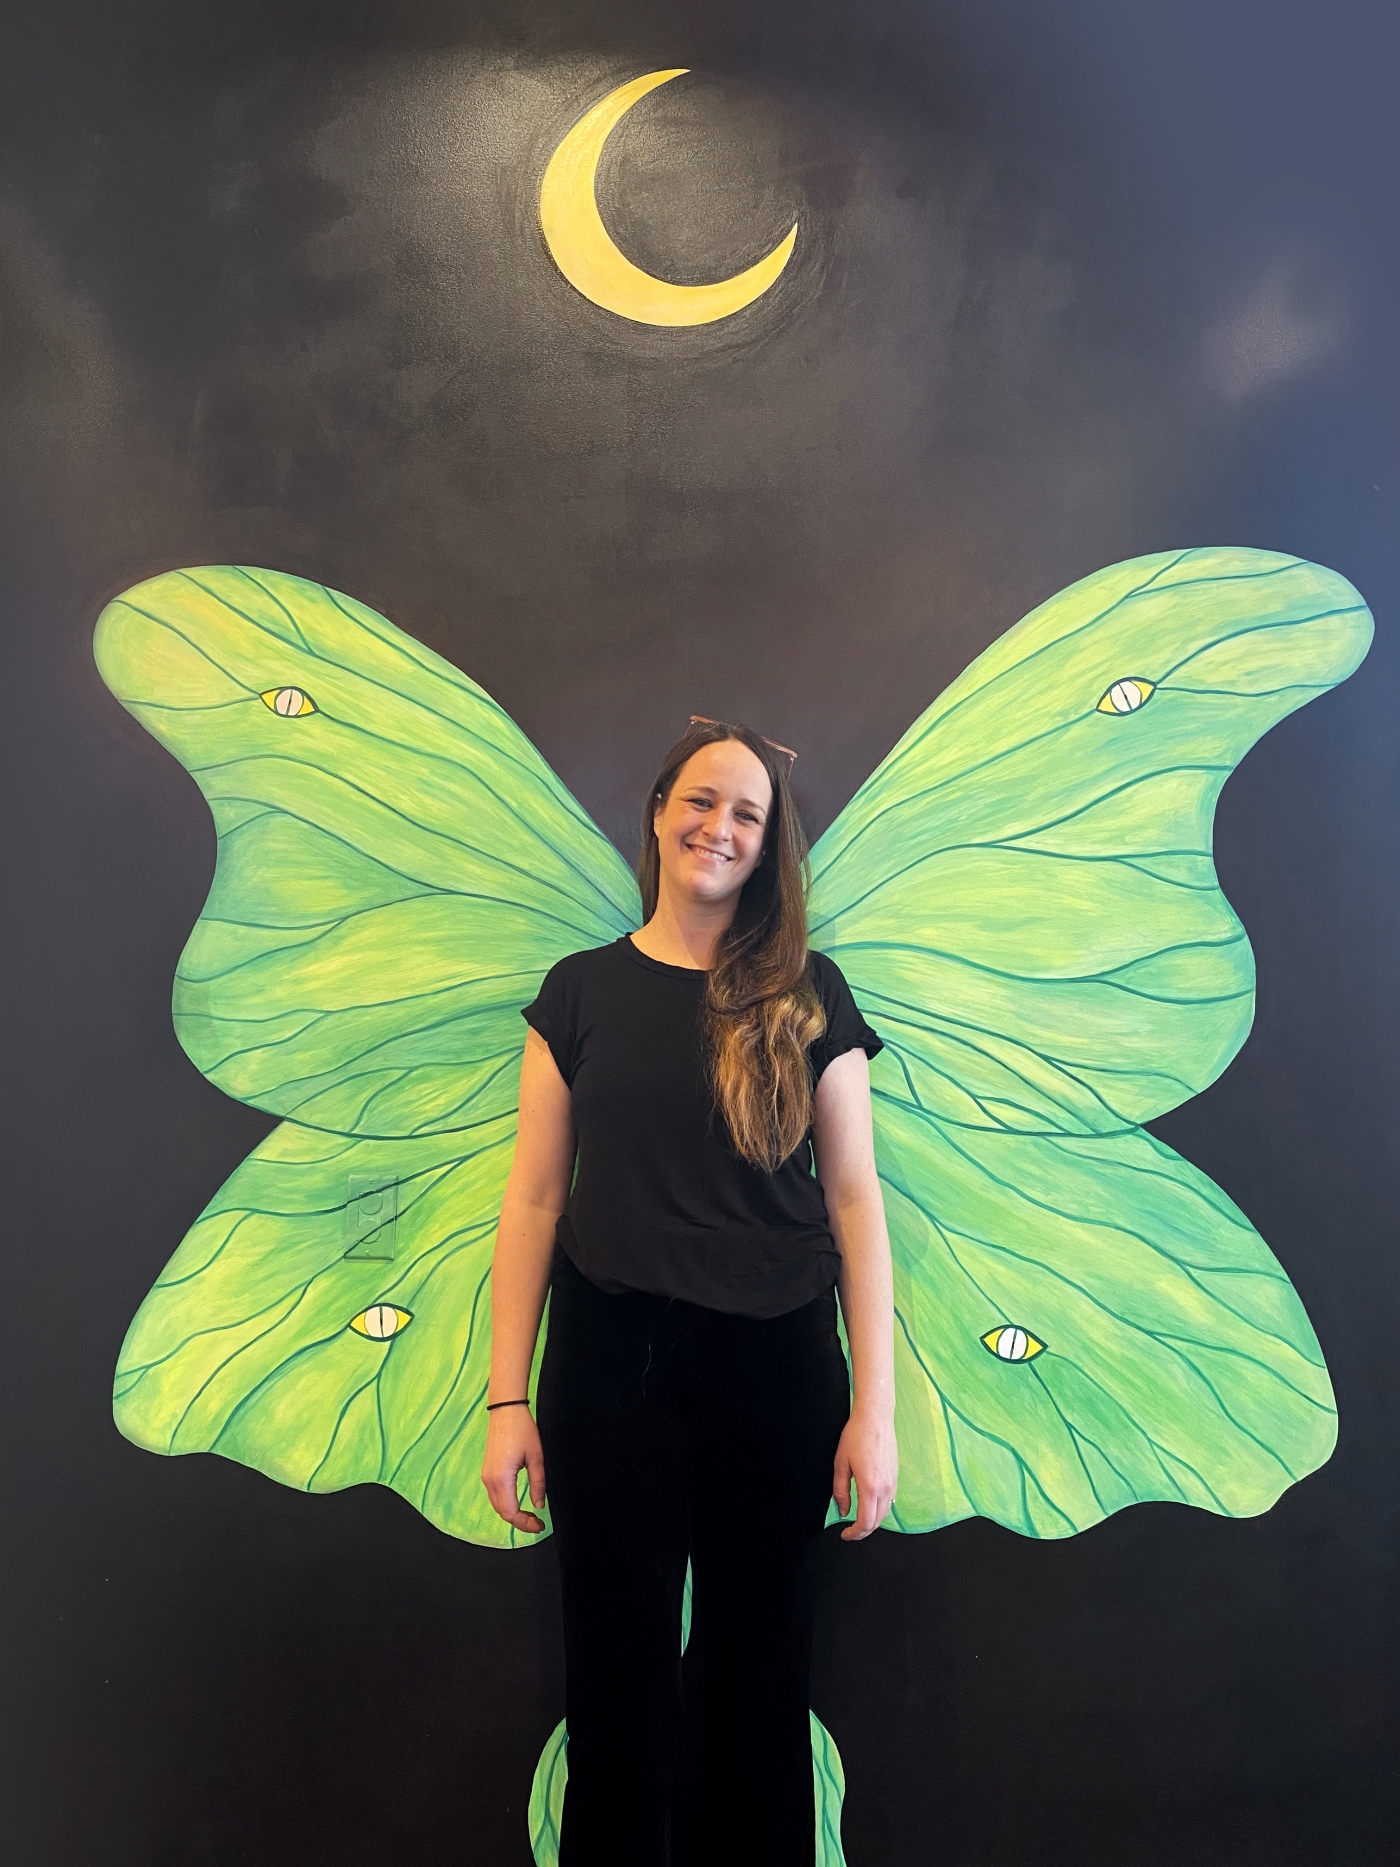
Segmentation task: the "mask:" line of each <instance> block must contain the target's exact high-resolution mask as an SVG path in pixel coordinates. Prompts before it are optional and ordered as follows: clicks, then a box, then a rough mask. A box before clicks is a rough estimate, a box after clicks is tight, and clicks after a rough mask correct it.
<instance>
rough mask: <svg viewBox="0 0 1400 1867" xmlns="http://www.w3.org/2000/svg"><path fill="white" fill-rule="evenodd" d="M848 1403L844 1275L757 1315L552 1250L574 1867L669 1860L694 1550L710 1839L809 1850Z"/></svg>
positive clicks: (542, 1395)
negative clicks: (815, 1675) (819, 1662)
mask: <svg viewBox="0 0 1400 1867" xmlns="http://www.w3.org/2000/svg"><path fill="white" fill-rule="evenodd" d="M849 1401H850V1388H849V1381H848V1376H847V1370H846V1360H845V1356H844V1355H843V1354H842V1351H841V1343H840V1339H839V1337H838V1335H837V1333H836V1293H835V1291H833V1290H828V1291H827V1292H826V1293H825V1294H824V1295H822V1296H820V1297H817V1298H815V1299H814V1300H813V1301H812V1302H810V1303H807V1304H804V1305H803V1306H802V1308H800V1309H797V1310H793V1311H791V1312H790V1313H789V1314H788V1315H786V1316H777V1317H773V1318H771V1319H768V1320H764V1321H755V1320H753V1319H751V1318H749V1317H743V1316H729V1315H725V1314H722V1313H721V1312H720V1311H718V1310H708V1309H701V1308H699V1307H697V1306H696V1305H695V1304H691V1303H682V1302H680V1301H677V1300H671V1299H667V1298H665V1297H654V1296H647V1295H644V1294H641V1293H628V1294H626V1295H623V1296H606V1295H604V1293H603V1292H602V1291H600V1290H598V1289H597V1288H596V1287H595V1286H594V1285H593V1284H590V1283H589V1282H588V1281H587V1279H586V1278H584V1277H583V1275H582V1274H581V1273H580V1272H579V1271H578V1270H577V1269H576V1268H575V1267H574V1266H573V1265H572V1264H571V1263H570V1262H569V1261H568V1260H567V1259H565V1258H563V1257H562V1254H559V1255H557V1256H556V1264H555V1272H554V1280H553V1287H552V1294H551V1299H550V1312H549V1335H548V1339H547V1341H546V1344H545V1354H544V1364H543V1367H542V1368H541V1371H540V1382H539V1406H538V1413H539V1425H540V1435H541V1438H542V1439H543V1442H544V1459H545V1478H546V1482H547V1483H548V1486H549V1503H550V1511H551V1515H552V1518H553V1524H554V1540H555V1544H556V1546H557V1548H558V1551H559V1564H560V1572H561V1576H562V1581H563V1597H564V1650H565V1661H566V1667H567V1681H566V1688H565V1695H566V1704H565V1715H566V1719H567V1723H568V1729H569V1751H568V1761H569V1777H568V1789H567V1791H566V1794H565V1799H564V1822H563V1830H562V1835H561V1840H560V1854H559V1859H560V1867H604V1863H606V1867H667V1864H668V1863H669V1862H670V1861H671V1859H672V1804H673V1792H674V1789H675V1784H676V1778H677V1768H678V1752H679V1748H680V1734H681V1723H682V1718H681V1654H680V1620H681V1597H682V1592H683V1588H684V1583H685V1567H686V1559H687V1557H689V1559H690V1561H691V1565H692V1578H693V1591H694V1608H695V1629H696V1631H695V1636H694V1640H693V1642H692V1644H695V1643H697V1642H701V1643H703V1667H704V1698H703V1710H702V1714H701V1736H700V1761H699V1795H698V1806H699V1816H698V1832H697V1833H696V1835H695V1837H694V1842H693V1853H694V1858H695V1859H697V1860H702V1861H708V1862H717V1861H723V1862H725V1864H726V1867H748V1864H749V1863H753V1867H760V1863H761V1867H811V1863H812V1860H813V1857H814V1846H815V1841H814V1830H813V1808H812V1753H811V1735H810V1726H809V1723H808V1681H809V1673H810V1664H811V1645H812V1605H813V1565H814V1561H815V1556H816V1548H817V1539H818V1536H819V1534H820V1531H821V1528H822V1525H823V1523H824V1521H825V1518H826V1510H827V1504H828V1501H829V1499H830V1497H831V1477H832V1462H833V1460H834V1458H835V1455H836V1446H837V1441H838V1440H839V1439H840V1436H841V1429H842V1427H843V1426H844V1425H845V1422H846V1418H847V1413H848V1409H849ZM678 1851H679V1850H678ZM684 1851H686V1852H690V1851H691V1850H690V1849H686V1850H684Z"/></svg>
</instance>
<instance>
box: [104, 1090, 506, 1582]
mask: <svg viewBox="0 0 1400 1867" xmlns="http://www.w3.org/2000/svg"><path fill="white" fill-rule="evenodd" d="M514 1144H515V1121H514V1117H513V1116H499V1117H497V1118H496V1119H495V1120H494V1121H491V1122H486V1123H482V1124H479V1125H478V1126H476V1127H473V1128H471V1129H459V1130H456V1131H454V1132H453V1133H451V1134H446V1135H424V1136H419V1137H418V1138H416V1139H413V1140H393V1141H379V1140H364V1139H361V1138H358V1137H355V1136H346V1135H332V1134H327V1133H325V1132H323V1131H322V1130H319V1129H311V1128H304V1127H302V1126H301V1125H300V1124H299V1123H297V1122H283V1123H281V1124H280V1126H278V1127H277V1128H275V1129H274V1130H273V1132H272V1133H271V1134H270V1135H269V1136H268V1137H267V1138H266V1140H264V1141H263V1142H262V1143H261V1144H260V1145H259V1146H258V1147H257V1148H255V1149H254V1151H253V1153H252V1154H251V1155H250V1156H249V1157H248V1159H247V1160H246V1161H244V1163H243V1165H242V1166H241V1167H239V1168H238V1169H237V1170H236V1171H235V1172H234V1173H233V1174H232V1176H231V1177H230V1178H229V1180H228V1181H227V1182H226V1184H225V1185H224V1187H223V1188H222V1189H221V1191H220V1192H219V1193H218V1194H217V1195H216V1196H215V1198H214V1199H213V1200H212V1201H211V1202H210V1204H209V1206H208V1207H207V1208H206V1210H205V1211H204V1212H203V1213H202V1214H201V1215H200V1217H199V1218H198V1219H197V1220H196V1221H195V1223H194V1225H193V1226H192V1227H191V1228H190V1230H189V1232H188V1233H187V1234H186V1236H185V1239H184V1241H183V1243H182V1244H181V1245H180V1247H179V1249H178V1251H177V1252H176V1253H175V1256H174V1258H173V1259H172V1260H171V1262H170V1264H169V1265H168V1266H167V1268H166V1269H165V1271H164V1272H163V1273H162V1275H161V1277H160V1279H159V1281H158V1282H157V1283H156V1286H155V1288H154V1289H153V1290H152V1291H151V1293H150V1295H149V1296H148V1297H147V1299H146V1301H145V1302H144V1303H143V1304H142V1306H141V1308H140V1310H139V1311H138V1313H137V1315H136V1319H135V1321H134V1322H133V1323H132V1325H131V1328H130V1330H129V1331H128V1333H127V1337H126V1341H125V1342H124V1344H123V1346H122V1351H121V1356H120V1359H119V1361H118V1364H117V1375H116V1383H115V1388H114V1396H115V1398H114V1410H115V1415H116V1420H117V1425H118V1426H119V1427H120V1429H121V1431H122V1432H123V1433H124V1434H125V1435H126V1436H127V1438H129V1439H131V1440H134V1441H135V1442H136V1444H138V1445H141V1446H144V1447H146V1448H147V1449H148V1450H150V1451H152V1452H163V1453H172V1454H178V1453H183V1452H218V1453H221V1454H222V1455H223V1456H224V1457H226V1458H231V1459H236V1460H238V1461H239V1462H240V1463H241V1464H244V1465H251V1466H254V1467H256V1468H257V1469H258V1470H260V1471H262V1472H265V1473H266V1474H267V1475H268V1476H269V1477H271V1478H275V1479H277V1480H278V1481H279V1482H281V1483H282V1484H286V1485H291V1486H294V1487H295V1488H296V1489H298V1490H302V1491H339V1490H342V1489H344V1488H345V1487H346V1486H347V1485H356V1484H383V1485H388V1486H389V1487H391V1488H392V1489H393V1490H395V1491H397V1492H398V1493H399V1494H400V1496H402V1497H405V1498H407V1499H408V1501H409V1502H410V1503H411V1504H413V1505H414V1506H415V1507H416V1508H417V1509H418V1510H420V1511H421V1512H422V1513H423V1515H424V1516H425V1517H426V1518H427V1519H428V1520H429V1522H430V1523H433V1524H436V1526H437V1527H438V1528H439V1529H440V1530H444V1531H446V1532H447V1533H448V1534H449V1535H451V1536H457V1537H463V1538H465V1539H467V1540H468V1541H470V1542H474V1543H486V1544H495V1545H500V1546H511V1545H513V1544H515V1543H516V1542H517V1541H518V1540H522V1539H519V1538H517V1535H516V1532H515V1531H514V1530H512V1529H511V1528H510V1527H509V1526H508V1525H507V1524H505V1523H503V1522H502V1521H501V1519H500V1518H499V1517H498V1516H497V1515H496V1513H495V1512H494V1511H493V1510H492V1509H491V1507H490V1505H489V1503H488V1502H487V1498H486V1493H485V1492H484V1491H483V1489H482V1487H481V1483H480V1472H481V1459H482V1453H483V1450H484V1447H485V1436H486V1414H485V1401H486V1380H487V1374H488V1372H489V1364H490V1330H489V1315H490V1285H489V1273H490V1266H491V1250H492V1246H493V1244H494V1242H495V1229H496V1216H497V1214H498V1212H499V1210H500V1202H501V1193H502V1190H503V1188H504V1186H505V1180H506V1174H507V1173H508V1171H509V1169H510V1161H511V1154H512V1151H513V1148H514Z"/></svg>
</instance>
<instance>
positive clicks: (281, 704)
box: [258, 687, 316, 720]
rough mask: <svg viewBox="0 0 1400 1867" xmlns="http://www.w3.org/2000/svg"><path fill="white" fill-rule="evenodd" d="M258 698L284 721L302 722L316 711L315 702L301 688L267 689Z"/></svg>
mask: <svg viewBox="0 0 1400 1867" xmlns="http://www.w3.org/2000/svg"><path fill="white" fill-rule="evenodd" d="M258 698H259V699H260V700H261V701H262V703H263V705H264V706H265V707H267V708H268V709H269V710H270V711H271V712H273V713H276V714H278V715H279V716H280V717H281V718H282V719H284V720H302V719H305V718H306V716H307V714H308V713H314V712H315V711H316V702H315V701H314V700H313V699H312V698H311V696H310V694H308V693H307V692H306V691H305V689H304V688H301V687H269V688H268V689H267V691H266V692H265V693H263V694H260V695H259V696H258Z"/></svg>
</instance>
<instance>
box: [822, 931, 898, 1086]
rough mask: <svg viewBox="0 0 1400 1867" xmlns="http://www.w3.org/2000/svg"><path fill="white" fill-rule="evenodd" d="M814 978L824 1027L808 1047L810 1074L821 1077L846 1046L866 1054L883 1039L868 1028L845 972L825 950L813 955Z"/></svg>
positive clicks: (875, 1049)
mask: <svg viewBox="0 0 1400 1867" xmlns="http://www.w3.org/2000/svg"><path fill="white" fill-rule="evenodd" d="M812 972H813V982H814V984H815V985H816V988H817V991H818V993H819V995H820V997H821V1001H822V1010H823V1011H824V1012H825V1013H826V1029H825V1030H824V1031H823V1032H822V1034H821V1036H820V1037H819V1038H818V1039H817V1041H816V1042H815V1043H814V1044H813V1045H812V1047H811V1049H810V1050H809V1051H808V1053H807V1054H808V1056H809V1057H810V1059H811V1063H812V1071H813V1074H814V1075H815V1076H817V1077H820V1075H821V1073H822V1071H823V1070H824V1069H825V1068H826V1066H827V1064H828V1063H830V1062H831V1061H832V1060H833V1058H836V1057H841V1056H844V1055H845V1053H846V1052H847V1051H848V1050H863V1051H864V1052H865V1054H866V1056H867V1057H873V1056H875V1055H876V1054H877V1053H878V1052H879V1051H881V1050H883V1049H884V1047H885V1046H884V1042H883V1040H882V1039H881V1038H879V1037H877V1036H876V1034H875V1032H874V1031H873V1030H871V1028H870V1026H869V1025H868V1024H867V1023H866V1021H865V1019H864V1017H863V1016H862V1015H861V1011H860V1007H859V1006H858V1005H857V1004H856V1001H855V999H854V998H852V996H851V988H850V986H849V985H847V983H846V975H845V974H844V973H843V972H842V971H841V968H840V967H839V966H838V965H837V964H836V962H835V960H833V959H828V958H827V956H826V954H825V953H814V954H813V955H812Z"/></svg>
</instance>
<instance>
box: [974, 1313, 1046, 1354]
mask: <svg viewBox="0 0 1400 1867" xmlns="http://www.w3.org/2000/svg"><path fill="white" fill-rule="evenodd" d="M980 1340H981V1343H982V1346H983V1348H985V1349H986V1351H987V1353H988V1354H989V1355H995V1356H996V1358H997V1360H998V1361H1034V1360H1035V1358H1036V1356H1037V1355H1043V1354H1044V1353H1045V1344H1044V1343H1043V1342H1041V1341H1039V1340H1037V1338H1036V1337H1035V1336H1033V1335H1032V1334H1031V1332H1030V1330H1029V1329H1023V1328H1022V1327H1021V1326H1020V1324H1019V1323H1009V1322H1004V1323H998V1325H997V1327H996V1328H995V1329H989V1330H988V1331H987V1333H986V1334H985V1335H984V1336H982V1337H981V1338H980Z"/></svg>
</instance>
